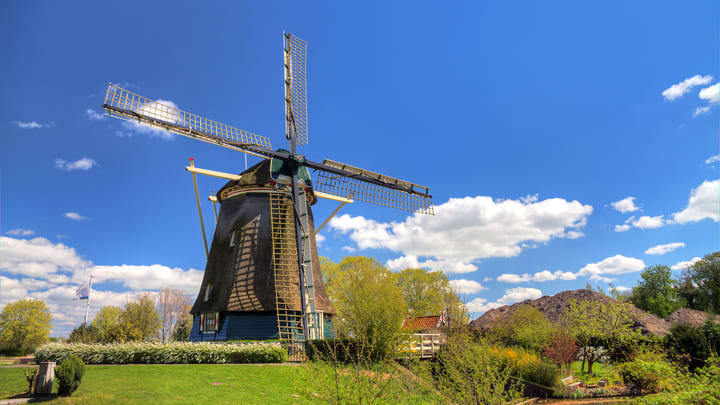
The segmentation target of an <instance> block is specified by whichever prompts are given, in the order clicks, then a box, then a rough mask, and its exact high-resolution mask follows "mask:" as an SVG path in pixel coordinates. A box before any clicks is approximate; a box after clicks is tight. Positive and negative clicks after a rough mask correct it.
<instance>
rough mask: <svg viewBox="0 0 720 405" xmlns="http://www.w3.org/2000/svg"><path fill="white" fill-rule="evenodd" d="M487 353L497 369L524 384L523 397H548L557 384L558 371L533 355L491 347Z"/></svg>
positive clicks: (517, 350) (518, 349) (519, 350)
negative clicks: (506, 371) (507, 372)
mask: <svg viewBox="0 0 720 405" xmlns="http://www.w3.org/2000/svg"><path fill="white" fill-rule="evenodd" d="M488 352H489V355H490V357H491V358H492V359H493V362H494V364H495V365H496V366H497V367H499V368H500V369H501V370H509V373H510V375H511V376H512V377H514V378H516V379H517V381H521V382H522V383H524V384H525V387H524V390H523V391H524V392H523V394H524V395H525V396H548V395H550V394H552V392H553V391H554V389H555V388H556V387H557V386H558V384H559V381H560V374H561V373H560V369H559V368H558V367H557V366H556V365H555V364H553V363H552V362H550V361H547V360H544V359H542V358H540V357H539V356H538V355H536V354H534V353H531V352H528V351H525V350H523V349H520V348H508V347H492V348H490V349H489V350H488Z"/></svg>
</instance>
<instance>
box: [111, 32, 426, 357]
mask: <svg viewBox="0 0 720 405" xmlns="http://www.w3.org/2000/svg"><path fill="white" fill-rule="evenodd" d="M306 56H307V42H305V41H303V40H302V39H300V38H299V37H297V36H294V35H291V34H287V33H286V34H284V64H285V75H284V76H285V120H286V127H285V137H286V138H287V140H288V143H289V150H283V149H278V150H273V148H272V146H271V143H270V140H269V139H268V138H266V137H263V136H259V135H256V134H253V133H250V132H247V131H243V130H241V129H238V128H234V127H231V126H229V125H225V124H221V123H219V122H216V121H212V120H209V119H206V118H203V117H200V116H197V115H195V114H191V113H188V112H185V111H181V110H179V109H177V108H174V107H170V106H167V105H164V104H161V103H158V102H156V101H153V100H151V99H148V98H145V97H143V96H140V95H138V94H135V93H132V92H130V91H128V90H125V89H122V88H120V87H118V86H116V85H114V84H112V83H110V85H109V86H108V89H107V92H106V95H105V101H104V104H103V108H104V109H105V111H106V112H107V113H108V114H109V115H111V116H115V117H118V118H122V119H126V120H131V121H136V122H138V123H140V124H144V125H150V126H152V127H156V128H160V129H163V130H167V131H170V132H173V133H176V134H179V135H183V136H187V137H189V138H194V139H197V140H200V141H204V142H209V143H213V144H216V145H218V146H222V147H225V148H229V149H233V150H237V151H240V152H243V153H246V154H249V155H253V156H257V157H261V158H264V159H265V160H263V161H261V162H260V163H258V164H256V165H255V166H253V167H251V168H249V169H247V170H246V171H245V172H243V173H241V174H239V175H235V174H228V173H221V172H216V171H211V170H203V169H199V168H195V167H194V165H192V164H191V166H190V167H188V168H187V170H189V171H191V172H192V173H193V178H194V174H195V173H200V174H208V175H211V176H216V177H221V178H225V179H228V180H230V181H229V182H228V183H227V184H226V185H225V186H224V187H223V188H222V189H221V190H220V191H219V192H218V193H217V201H218V202H220V214H219V217H218V221H217V227H216V230H215V234H214V237H213V242H212V246H211V249H210V250H209V253H208V264H207V267H206V269H205V275H204V278H203V284H202V286H201V290H200V293H199V295H198V297H197V300H196V302H195V305H194V306H193V310H192V311H191V312H192V313H193V315H194V316H195V321H194V324H193V332H192V336H193V337H194V340H230V339H243V338H245V339H258V338H276V339H278V338H279V339H280V340H283V341H287V342H288V343H289V347H300V345H299V343H301V342H302V341H304V340H307V339H316V338H323V337H324V336H326V335H327V334H326V333H324V332H325V331H326V330H328V329H329V328H327V325H326V324H328V323H330V322H331V321H332V319H331V315H332V312H333V311H332V305H331V304H330V302H329V300H328V298H327V295H326V293H325V287H324V285H323V281H322V275H321V272H320V269H319V263H318V259H317V247H316V244H315V233H316V231H315V229H314V220H313V217H312V211H311V209H310V206H311V205H312V204H314V203H315V201H316V200H317V198H325V199H330V200H335V201H341V202H343V204H344V203H346V202H352V201H353V200H357V201H363V202H367V203H371V204H377V205H381V206H385V207H391V208H397V209H402V210H406V211H410V212H418V213H424V214H430V215H432V214H433V205H432V196H431V195H430V194H429V189H428V188H427V187H424V186H419V185H417V184H413V183H410V182H407V181H403V180H398V179H395V178H392V177H389V176H385V175H383V174H379V173H375V172H371V171H368V170H365V169H361V168H358V167H354V166H350V165H347V164H344V163H339V162H336V161H332V160H327V159H325V160H324V161H323V162H322V163H318V162H314V161H311V160H308V159H306V158H305V157H304V156H301V155H298V154H297V153H296V147H297V145H298V144H307V143H308V141H309V136H308V115H307V97H306V95H307V93H306V71H307V64H306ZM310 170H312V171H313V172H314V174H316V181H315V182H313V181H312V180H311V175H310ZM196 191H197V186H196ZM198 205H199V199H198ZM339 208H340V207H338V209H339ZM335 212H337V209H336V210H335ZM335 212H334V213H333V215H334V214H335ZM201 220H202V218H201ZM326 222H327V220H326V221H325V223H326ZM323 225H324V223H323ZM321 227H322V225H321ZM203 236H204V235H203ZM206 253H207V244H206ZM269 315H271V316H269ZM323 325H325V328H324V327H323Z"/></svg>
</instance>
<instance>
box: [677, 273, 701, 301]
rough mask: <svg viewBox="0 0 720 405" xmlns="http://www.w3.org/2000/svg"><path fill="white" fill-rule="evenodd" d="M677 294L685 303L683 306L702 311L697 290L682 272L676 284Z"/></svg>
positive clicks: (690, 279)
mask: <svg viewBox="0 0 720 405" xmlns="http://www.w3.org/2000/svg"><path fill="white" fill-rule="evenodd" d="M677 293H678V296H679V297H680V299H682V300H683V302H684V303H685V306H687V307H688V308H690V309H696V310H699V311H702V306H701V305H700V298H699V297H698V288H697V286H696V285H695V283H694V282H693V280H692V277H690V275H689V274H688V272H687V271H686V272H684V274H683V275H682V276H681V277H680V279H679V280H678V282H677Z"/></svg>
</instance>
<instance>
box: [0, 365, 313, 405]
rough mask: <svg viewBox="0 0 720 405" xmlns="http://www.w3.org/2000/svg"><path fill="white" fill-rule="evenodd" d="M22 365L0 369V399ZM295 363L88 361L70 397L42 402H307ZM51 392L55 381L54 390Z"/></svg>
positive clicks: (21, 382)
mask: <svg viewBox="0 0 720 405" xmlns="http://www.w3.org/2000/svg"><path fill="white" fill-rule="evenodd" d="M24 370H25V368H3V369H0V398H2V399H4V398H8V397H11V396H13V395H15V394H19V393H22V392H24V391H25V389H26V388H27V384H26V382H25V377H24V375H23V372H24ZM299 372H300V368H299V367H297V366H256V365H247V364H230V365H216V364H186V365H126V366H88V367H86V368H85V376H84V377H83V381H82V384H81V385H80V388H79V389H78V390H77V391H76V392H75V393H74V394H73V396H72V397H70V398H62V399H59V400H55V401H51V402H47V403H48V404H58V403H73V404H148V403H151V404H179V403H182V404H207V403H213V404H310V403H313V402H316V401H312V397H310V396H309V395H307V390H306V389H304V388H303V386H302V381H301V380H300V379H299V378H298V375H299ZM54 391H55V392H56V391H57V382H56V383H55V389H54Z"/></svg>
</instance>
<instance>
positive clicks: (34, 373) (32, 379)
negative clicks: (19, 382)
mask: <svg viewBox="0 0 720 405" xmlns="http://www.w3.org/2000/svg"><path fill="white" fill-rule="evenodd" d="M28 371H30V373H28ZM37 373H38V369H37V368H33V369H32V370H30V369H27V368H26V369H25V381H27V384H28V389H27V392H32V389H33V385H34V384H35V377H36V376H37Z"/></svg>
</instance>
